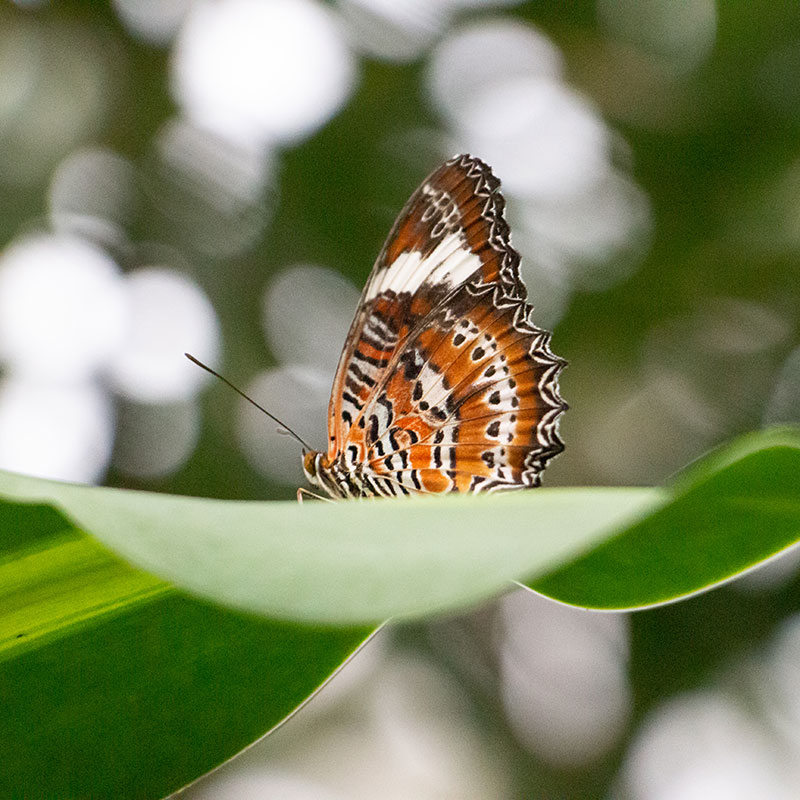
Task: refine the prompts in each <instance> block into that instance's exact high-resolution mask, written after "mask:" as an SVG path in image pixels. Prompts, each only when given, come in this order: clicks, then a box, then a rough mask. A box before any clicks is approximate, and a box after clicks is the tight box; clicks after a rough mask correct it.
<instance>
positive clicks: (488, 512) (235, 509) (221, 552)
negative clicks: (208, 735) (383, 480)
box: [0, 431, 800, 624]
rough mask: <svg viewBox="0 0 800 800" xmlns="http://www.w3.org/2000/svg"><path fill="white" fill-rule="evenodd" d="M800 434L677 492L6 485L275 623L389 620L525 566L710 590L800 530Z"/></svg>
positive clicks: (626, 590) (720, 464)
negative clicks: (229, 497) (368, 496)
mask: <svg viewBox="0 0 800 800" xmlns="http://www.w3.org/2000/svg"><path fill="white" fill-rule="evenodd" d="M799 441H800V436H799V435H798V433H797V432H796V431H782V432H768V433H765V434H759V435H755V436H751V437H748V438H746V439H745V440H743V441H741V442H738V443H735V444H734V445H733V446H732V448H728V449H726V450H723V451H721V452H720V453H716V454H713V455H712V456H711V457H709V459H707V460H706V461H704V462H701V463H699V464H697V465H695V466H694V467H693V468H692V469H691V470H690V471H689V473H688V474H687V477H686V478H685V479H683V480H682V481H681V482H680V483H679V484H678V488H677V489H676V491H675V492H674V493H673V494H672V495H671V494H670V493H668V492H665V491H660V490H653V489H642V488H619V489H602V488H595V489H549V490H548V489H541V490H537V491H535V492H518V493H513V494H508V495H503V496H498V497H446V498H411V499H405V498H404V499H399V500H397V501H387V500H378V501H365V502H342V503H337V504H330V503H320V502H308V503H305V504H303V505H298V504H296V503H275V502H271V503H256V502H231V501H218V500H207V499H198V498H187V497H174V496H168V495H157V494H149V493H144V492H126V491H120V490H114V489H103V488H94V487H86V486H71V485H68V484H59V483H52V482H45V481H39V480H35V479H32V478H24V477H22V476H16V475H9V474H4V475H0V493H3V494H6V495H13V496H15V497H17V498H29V499H35V500H38V501H49V502H51V503H53V504H55V505H57V506H58V507H60V508H61V509H63V510H64V512H65V513H66V514H68V515H69V516H70V518H72V519H73V520H75V521H76V522H77V523H78V524H79V525H80V526H81V527H82V528H84V529H85V530H87V531H90V532H91V533H92V534H93V535H95V536H97V537H98V538H99V539H100V540H101V541H103V542H104V543H105V544H107V545H108V546H109V547H111V548H113V549H114V550H116V551H117V552H119V553H121V554H122V555H123V556H124V557H125V558H127V559H129V560H130V561H131V562H132V563H134V564H136V565H137V566H139V567H142V568H144V569H147V570H149V571H151V572H153V573H154V574H156V575H159V576H160V577H162V578H164V579H166V580H169V581H171V582H174V583H177V584H179V585H181V586H183V587H185V588H187V589H189V590H190V591H192V592H194V593H196V594H198V595H201V596H203V597H207V598H211V599H214V600H217V601H219V602H222V603H224V604H227V605H229V606H232V607H235V608H239V609H246V610H249V611H256V612H260V613H262V614H265V615H267V616H270V617H273V618H280V619H295V620H300V621H313V622H317V623H331V624H363V623H370V622H373V623H377V622H380V621H382V620H384V619H386V618H388V617H391V616H395V615H405V616H409V615H419V614H430V613H434V612H440V611H444V610H449V609H455V608H460V607H464V606H467V605H469V604H473V603H476V602H478V601H479V600H481V599H484V598H487V597H490V596H492V595H493V594H496V593H498V592H500V591H502V590H503V589H505V588H506V587H507V586H508V585H509V581H510V580H512V579H520V578H526V577H527V579H528V582H529V584H530V585H531V586H534V587H535V588H536V589H537V590H538V591H541V592H543V593H544V594H547V595H549V596H552V597H555V598H558V599H560V600H563V601H565V602H574V603H577V604H580V605H585V606H590V607H597V608H616V607H621V604H622V605H623V606H624V607H634V606H643V605H648V604H651V603H654V602H664V601H666V600H669V599H674V598H675V597H679V596H683V595H686V594H688V593H690V592H694V591H699V590H702V589H704V588H707V587H708V586H709V585H712V584H713V583H715V582H719V581H721V580H725V579H727V578H729V577H730V576H731V575H732V574H735V573H738V572H740V571H742V570H744V569H746V568H748V567H750V566H752V565H754V564H756V563H758V562H759V561H761V560H763V559H765V558H768V557H770V556H772V555H774V554H775V553H776V552H779V551H781V550H782V549H784V548H786V547H788V546H790V545H791V544H793V543H794V542H795V541H796V539H797V538H798V535H800V525H798V517H799V516H800V515H798V513H797V506H796V502H795V501H796V483H795V481H796V476H797V475H798V474H800V469H798V468H797V466H798V462H800V449H799V447H800V445H799V444H798V442H799ZM752 459H755V462H752ZM752 463H756V464H757V466H756V468H755V469H754V468H753V467H752V466H751V464H752ZM750 473H755V474H754V475H752V476H751V475H750ZM767 476H771V477H769V479H767ZM758 478H760V479H758ZM709 481H710V483H709ZM706 484H708V485H706ZM793 491H794V492H795V494H792V492H793ZM775 492H782V494H781V496H780V500H779V499H777V498H776V497H775ZM776 503H777V504H778V505H780V507H781V509H783V510H782V511H780V512H779V511H777V510H776ZM781 514H782V515H783V516H782V517H781ZM777 517H780V519H781V521H782V522H781V524H780V525H776V519H777ZM760 528H768V529H769V530H768V531H767V532H762V531H760ZM612 536H613V537H614V538H611V537H612ZM604 542H605V544H603V543H604ZM576 559H578V560H577V562H576V563H575V564H574V565H573V566H568V567H563V565H564V564H568V563H569V562H570V561H575V560H576ZM621 565H624V566H625V567H626V572H625V573H624V575H625V578H624V579H622V578H620V577H619V576H620V575H622V574H623V573H621V572H619V570H620V568H621ZM559 566H562V569H560V570H558V567H559ZM554 570H558V571H557V572H555V574H554V575H552V576H551V577H550V578H545V577H543V576H545V575H546V574H547V573H548V572H553V571H554Z"/></svg>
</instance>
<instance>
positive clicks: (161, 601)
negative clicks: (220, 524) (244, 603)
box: [0, 503, 371, 798]
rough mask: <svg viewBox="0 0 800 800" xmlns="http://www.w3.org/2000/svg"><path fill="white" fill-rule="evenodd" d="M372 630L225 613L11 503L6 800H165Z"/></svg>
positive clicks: (0, 733)
mask: <svg viewBox="0 0 800 800" xmlns="http://www.w3.org/2000/svg"><path fill="white" fill-rule="evenodd" d="M370 633H371V629H363V628H362V629H356V628H349V629H347V628H341V629H337V630H330V629H328V630H325V629H321V628H312V627H305V626H301V625H297V624H292V623H286V622H283V623H282V622H275V621H268V620H265V619H262V618H255V617H252V616H246V615H244V614H240V613H235V612H230V611H225V610H223V609H220V608H219V607H214V606H209V605H207V604H205V603H202V602H198V601H196V600H193V599H190V598H188V597H186V596H184V595H182V594H181V593H179V592H177V591H176V590H174V589H172V588H170V587H169V586H167V585H165V584H164V583H162V582H161V581H158V580H156V579H154V578H153V577H152V576H150V575H147V574H145V573H141V572H139V571H137V570H134V569H132V568H131V567H130V566H128V565H127V564H125V563H124V562H122V561H121V560H120V559H119V558H117V557H116V556H114V555H112V554H111V553H109V552H108V551H107V550H106V549H105V548H103V547H102V546H100V545H98V544H97V542H95V541H94V540H92V539H90V538H89V537H87V536H86V535H84V534H82V533H81V532H80V531H77V530H75V529H74V528H73V527H72V526H71V525H70V524H69V523H68V522H67V521H66V520H65V519H64V518H63V517H62V516H61V515H59V514H57V513H56V512H54V511H53V510H52V509H50V508H47V507H43V506H18V505H15V504H11V503H2V504H0V752H2V754H3V766H2V769H0V797H26V798H36V797H42V798H54V797H119V798H158V797H164V796H165V795H167V794H169V793H171V792H173V791H175V790H177V789H178V788H180V787H181V786H183V785H185V784H186V783H188V782H189V781H191V780H193V779H195V778H197V777H198V776H200V775H202V774H203V773H205V772H207V771H208V770H210V769H212V768H214V767H215V766H217V765H219V764H220V763H222V762H223V761H224V760H226V759H228V758H230V757H231V756H233V755H234V754H235V753H237V752H239V751H240V750H241V749H242V748H244V747H246V746H247V745H248V744H250V743H251V742H253V741H254V740H255V739H257V738H258V737H259V736H261V735H262V734H264V733H265V732H267V731H268V730H269V729H270V728H272V727H273V726H274V725H276V724H277V723H279V722H280V721H281V720H282V719H284V718H285V717H286V716H287V715H289V714H290V713H291V712H292V711H293V710H294V709H296V708H297V707H298V705H300V704H301V703H302V702H303V701H304V700H305V699H307V698H308V697H309V695H311V694H312V693H313V692H314V691H315V690H316V689H317V688H318V687H319V686H320V685H321V684H322V683H324V681H325V680H326V679H327V678H328V677H329V676H330V675H331V674H332V673H333V672H334V671H335V670H336V669H337V668H338V667H339V666H340V665H341V663H342V662H343V661H344V660H346V659H347V658H348V656H349V655H350V654H351V653H352V652H353V651H354V650H356V649H357V648H358V647H359V646H360V645H361V643H362V642H363V641H364V640H365V638H367V637H368V636H369V635H370Z"/></svg>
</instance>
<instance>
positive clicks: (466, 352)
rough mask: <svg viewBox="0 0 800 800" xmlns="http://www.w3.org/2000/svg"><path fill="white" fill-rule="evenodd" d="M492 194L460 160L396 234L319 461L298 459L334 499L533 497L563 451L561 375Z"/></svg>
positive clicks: (472, 165) (404, 215)
mask: <svg viewBox="0 0 800 800" xmlns="http://www.w3.org/2000/svg"><path fill="white" fill-rule="evenodd" d="M499 186H500V183H499V181H498V180H497V178H495V177H494V175H493V174H492V172H491V170H490V168H489V167H488V166H487V165H486V164H484V163H483V162H482V161H480V160H479V159H477V158H474V157H472V156H468V155H462V156H458V157H456V158H454V159H452V160H451V161H448V162H447V163H445V164H444V165H442V166H441V167H440V168H439V169H437V170H436V171H435V172H434V173H433V174H432V175H430V176H429V177H428V178H427V179H426V180H425V181H424V182H423V184H422V185H421V186H420V187H419V188H418V189H417V190H416V192H414V194H413V195H412V196H411V198H410V199H409V201H408V203H407V204H406V206H405V208H404V209H403V210H402V212H401V213H400V216H399V217H398V219H397V221H396V222H395V225H394V227H393V228H392V231H391V233H390V234H389V237H388V239H387V241H386V244H385V245H384V247H383V250H382V251H381V254H380V255H379V256H378V259H377V261H376V263H375V266H374V267H373V270H372V273H371V274H370V276H369V278H368V280H367V284H366V286H365V287H364V292H363V294H362V297H361V301H360V303H359V307H358V310H357V312H356V315H355V319H354V320H353V323H352V326H351V328H350V332H349V334H348V337H347V340H346V344H345V347H344V350H343V352H342V355H341V358H340V360H339V365H338V368H337V371H336V377H335V379H334V384H333V390H332V393H331V401H330V406H329V419H328V433H329V442H328V452H327V453H324V454H323V453H308V454H306V456H305V459H304V467H305V468H306V474H307V476H308V477H309V479H310V480H312V482H314V483H316V484H317V485H319V486H321V487H322V488H323V489H325V490H326V491H327V492H328V493H329V494H330V495H332V496H333V497H350V496H371V495H389V496H392V495H400V494H416V493H433V494H439V493H444V492H494V491H499V490H504V489H516V488H522V487H533V486H537V485H538V484H539V482H540V478H541V473H542V471H543V470H544V468H545V465H546V464H547V462H548V461H549V459H551V458H552V457H553V456H555V455H557V454H558V453H559V452H561V450H563V444H562V442H561V440H560V439H559V436H558V432H557V420H558V416H559V414H561V412H562V411H563V410H564V409H566V407H567V406H566V404H565V403H564V401H563V400H562V399H561V397H560V395H559V391H558V374H559V372H560V371H561V369H562V368H563V366H564V363H565V362H564V361H563V360H562V359H560V358H558V357H557V356H555V355H554V354H553V353H552V352H551V350H550V346H549V342H550V334H549V333H547V332H546V331H544V330H541V329H540V328H537V327H536V326H535V325H534V324H533V323H532V322H531V320H530V312H531V307H530V306H529V305H528V304H527V303H526V291H525V287H524V285H523V283H522V281H521V279H520V276H519V260H520V259H519V254H518V253H517V252H516V251H515V250H514V249H513V248H512V247H511V244H510V242H509V228H508V225H507V223H506V221H505V219H504V217H503V211H504V207H505V202H504V200H503V196H502V195H501V193H500V191H499Z"/></svg>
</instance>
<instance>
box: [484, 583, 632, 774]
mask: <svg viewBox="0 0 800 800" xmlns="http://www.w3.org/2000/svg"><path fill="white" fill-rule="evenodd" d="M501 614H502V620H503V628H502V634H503V635H502V637H501V638H500V640H499V643H498V650H499V664H500V679H501V681H502V684H501V685H502V696H503V704H504V707H505V710H506V714H507V715H508V720H509V722H510V723H511V725H512V727H513V728H514V731H515V732H516V734H517V736H518V737H519V739H520V740H521V741H522V742H523V743H524V744H525V746H526V747H527V748H529V749H530V750H531V751H533V752H534V753H536V754H537V755H538V756H539V757H540V758H542V759H543V760H545V761H546V762H548V763H550V764H552V765H553V766H555V767H557V768H559V769H567V768H569V767H574V766H579V765H584V764H586V763H587V762H591V761H593V760H595V759H597V758H599V757H601V756H603V755H605V754H606V753H607V752H608V751H609V750H610V749H611V748H613V747H614V746H615V745H616V744H617V742H618V740H619V738H620V737H621V735H622V733H623V732H624V730H625V727H626V725H627V722H628V718H629V716H630V713H631V705H632V698H631V689H630V686H629V684H628V677H627V666H628V634H627V619H626V617H625V616H624V615H622V614H597V613H591V612H588V611H583V610H581V609H576V608H570V607H568V606H561V605H557V604H556V603H553V602H551V601H549V600H546V599H544V598H542V597H539V596H538V595H535V594H533V593H532V592H529V591H527V590H524V589H522V590H519V591H517V592H513V593H511V594H509V595H506V596H505V597H504V598H503V599H502V600H501Z"/></svg>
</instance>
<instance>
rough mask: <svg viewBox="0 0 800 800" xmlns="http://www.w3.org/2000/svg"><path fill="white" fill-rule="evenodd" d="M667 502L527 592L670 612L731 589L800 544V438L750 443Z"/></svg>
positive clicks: (727, 452)
mask: <svg viewBox="0 0 800 800" xmlns="http://www.w3.org/2000/svg"><path fill="white" fill-rule="evenodd" d="M672 494H673V496H672V499H671V501H670V502H668V503H666V504H665V505H664V506H663V507H662V508H659V509H656V510H655V511H653V512H652V513H651V514H648V515H647V516H645V517H644V518H642V519H641V520H639V521H638V522H636V523H634V524H632V525H630V526H628V527H626V528H624V529H621V530H620V531H619V532H618V533H617V534H616V535H615V536H614V537H612V538H610V539H608V540H607V541H606V542H604V543H603V544H601V545H599V546H598V547H596V548H595V549H593V550H591V551H590V552H588V553H586V554H585V555H584V556H583V557H581V558H579V559H577V560H576V561H574V562H572V563H571V564H567V565H565V566H563V567H562V568H560V569H558V570H556V571H555V572H553V573H551V574H549V575H547V576H545V577H543V578H540V579H538V580H533V581H530V582H528V584H527V585H528V586H529V587H530V588H532V589H534V590H535V591H537V592H540V593H541V594H544V595H547V596H548V597H550V598H553V599H556V600H559V601H561V602H564V603H569V604H570V605H577V606H583V607H586V608H595V609H609V610H610V609H617V610H619V609H635V608H644V607H648V606H652V605H658V604H661V603H666V602H670V601H673V600H676V599H679V598H682V597H687V596H688V595H691V594H695V593H697V592H701V591H705V590H707V589H709V588H711V587H713V586H715V585H718V584H720V583H722V582H725V581H727V580H730V579H731V578H733V577H735V576H737V575H739V574H741V573H742V572H744V571H746V570H748V569H750V568H752V567H753V566H756V565H758V564H760V563H763V562H764V561H765V560H767V559H769V558H771V557H773V556H776V555H778V554H780V553H782V552H784V551H785V550H786V549H787V548H789V547H791V546H793V545H794V544H796V543H797V542H798V540H800V433H798V431H797V430H796V429H776V430H772V431H767V432H765V433H760V434H751V435H749V436H744V437H742V438H741V439H739V440H737V441H735V442H734V443H732V444H731V445H728V446H726V447H723V448H720V450H718V451H716V452H714V453H712V454H710V455H709V456H707V457H706V458H704V459H702V460H701V461H699V462H697V463H696V464H694V465H693V466H692V467H691V468H690V469H688V470H686V472H685V473H684V474H683V475H682V476H680V478H679V479H678V480H677V481H676V483H675V485H674V487H673V492H672Z"/></svg>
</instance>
